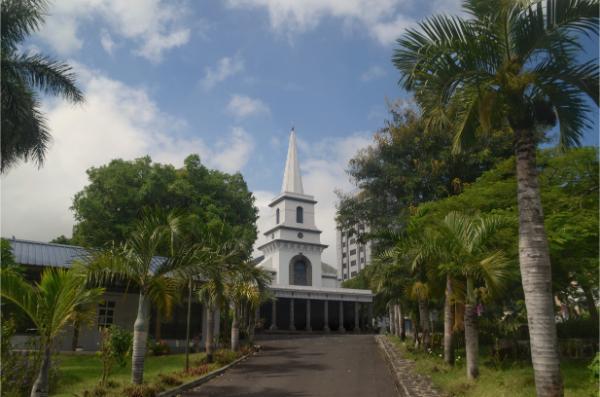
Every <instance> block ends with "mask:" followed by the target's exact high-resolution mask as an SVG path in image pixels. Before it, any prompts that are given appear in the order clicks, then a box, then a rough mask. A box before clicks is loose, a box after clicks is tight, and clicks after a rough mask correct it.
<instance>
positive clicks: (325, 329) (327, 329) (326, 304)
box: [323, 300, 329, 332]
mask: <svg viewBox="0 0 600 397" xmlns="http://www.w3.org/2000/svg"><path fill="white" fill-rule="evenodd" d="M323 330H324V331H325V332H329V301H328V300H326V301H325V327H324V329H323Z"/></svg>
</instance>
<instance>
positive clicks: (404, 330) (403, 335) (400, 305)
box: [396, 303, 406, 340]
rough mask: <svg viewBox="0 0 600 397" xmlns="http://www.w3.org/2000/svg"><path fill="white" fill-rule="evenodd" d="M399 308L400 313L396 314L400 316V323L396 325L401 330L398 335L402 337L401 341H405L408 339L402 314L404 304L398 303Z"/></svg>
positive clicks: (397, 322)
mask: <svg viewBox="0 0 600 397" xmlns="http://www.w3.org/2000/svg"><path fill="white" fill-rule="evenodd" d="M397 307H398V311H397V312H396V314H397V316H398V321H396V324H397V326H398V328H399V331H398V334H399V336H400V340H404V339H406V327H405V326H404V315H403V314H402V304H401V303H398V305H397Z"/></svg>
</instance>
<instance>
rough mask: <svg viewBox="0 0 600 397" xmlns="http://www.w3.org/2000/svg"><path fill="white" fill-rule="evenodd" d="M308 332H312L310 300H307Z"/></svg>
mask: <svg viewBox="0 0 600 397" xmlns="http://www.w3.org/2000/svg"><path fill="white" fill-rule="evenodd" d="M306 330H307V331H312V327H311V326H310V299H307V300H306Z"/></svg>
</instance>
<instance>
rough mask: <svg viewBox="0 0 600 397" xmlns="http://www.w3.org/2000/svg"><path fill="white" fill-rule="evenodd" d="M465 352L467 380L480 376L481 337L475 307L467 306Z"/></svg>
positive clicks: (469, 304)
mask: <svg viewBox="0 0 600 397" xmlns="http://www.w3.org/2000/svg"><path fill="white" fill-rule="evenodd" d="M464 323H465V350H466V352H467V378H469V379H475V378H477V377H478V376H479V364H478V359H479V335H478V333H477V313H476V312H475V305H473V304H471V303H466V304H465V322H464Z"/></svg>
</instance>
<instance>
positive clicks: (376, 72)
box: [360, 65, 386, 81]
mask: <svg viewBox="0 0 600 397" xmlns="http://www.w3.org/2000/svg"><path fill="white" fill-rule="evenodd" d="M385 75H386V73H385V70H384V69H383V68H382V67H381V66H377V65H375V66H371V67H370V68H369V69H367V70H366V71H365V72H364V73H363V74H362V75H361V76H360V79H361V80H362V81H371V80H375V79H378V78H381V77H383V76H385Z"/></svg>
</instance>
